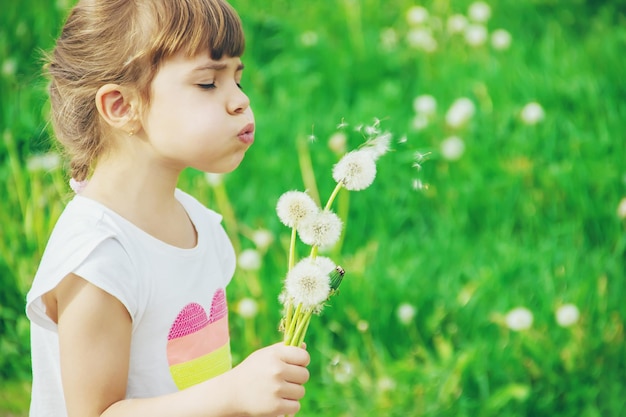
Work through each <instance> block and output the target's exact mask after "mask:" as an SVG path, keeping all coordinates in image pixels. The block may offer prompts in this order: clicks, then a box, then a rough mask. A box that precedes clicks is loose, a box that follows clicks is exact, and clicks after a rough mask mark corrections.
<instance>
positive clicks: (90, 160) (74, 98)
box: [46, 0, 245, 181]
mask: <svg viewBox="0 0 626 417" xmlns="http://www.w3.org/2000/svg"><path fill="white" fill-rule="evenodd" d="M244 47H245V41H244V35H243V29H242V26H241V21H240V19H239V16H238V15H237V13H236V12H235V10H234V9H233V8H232V7H231V6H230V5H229V4H228V3H226V2H225V1H223V0H82V1H79V3H78V4H77V5H76V6H75V7H74V8H73V9H72V10H71V12H70V14H69V16H68V18H67V21H66V23H65V25H64V27H63V30H62V33H61V35H60V37H59V39H58V40H57V43H56V46H55V48H54V49H53V51H52V52H51V53H50V54H49V56H48V57H47V64H46V70H47V73H48V75H49V77H50V79H51V82H50V87H49V94H50V104H51V113H52V124H53V127H54V131H55V135H56V137H57V139H58V140H59V142H60V143H61V144H62V145H63V147H64V148H65V151H66V152H67V153H68V155H69V158H70V169H71V176H72V178H74V179H76V180H78V181H81V180H84V179H86V177H87V176H88V175H89V171H90V169H91V167H92V165H93V164H94V163H95V161H96V160H97V158H98V156H99V155H101V154H102V152H103V151H104V150H105V149H106V140H104V137H105V130H104V125H103V123H102V120H101V118H100V116H99V113H98V110H97V108H96V103H95V96H96V92H97V91H98V89H99V88H100V87H101V86H103V85H104V84H107V83H114V84H120V85H127V86H132V87H134V88H135V89H136V90H137V92H138V94H139V96H140V98H141V105H142V106H148V105H149V102H150V84H151V82H152V79H153V78H154V76H155V74H156V72H157V70H158V69H159V66H160V64H161V62H162V61H163V60H164V59H166V58H168V57H170V56H172V55H174V54H177V53H179V52H183V53H185V54H186V55H187V56H190V57H192V56H195V55H197V54H198V53H201V52H209V53H210V55H211V58H212V59H214V60H219V59H220V58H221V57H222V56H224V55H226V56H231V57H237V56H241V55H242V54H243V50H244Z"/></svg>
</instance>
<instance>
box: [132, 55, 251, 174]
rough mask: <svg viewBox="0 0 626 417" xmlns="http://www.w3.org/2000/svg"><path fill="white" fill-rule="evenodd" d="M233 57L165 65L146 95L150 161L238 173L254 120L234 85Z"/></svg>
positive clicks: (178, 59) (178, 58)
mask: <svg viewBox="0 0 626 417" xmlns="http://www.w3.org/2000/svg"><path fill="white" fill-rule="evenodd" d="M242 69H243V65H242V64H241V60H240V58H238V57H226V56H225V57H222V59H220V60H219V61H213V60H212V59H211V58H210V56H209V54H208V53H207V54H206V55H199V56H196V57H194V58H188V57H185V56H184V55H182V54H178V55H174V56H173V57H172V58H169V59H167V60H165V61H164V62H163V63H162V65H161V68H160V69H159V71H158V72H157V74H156V76H155V78H154V80H153V82H152V86H151V88H152V90H151V104H150V107H149V109H148V112H147V114H146V116H145V118H144V124H143V127H144V132H145V133H146V135H147V140H148V142H149V144H150V145H151V149H152V150H153V151H154V154H155V155H154V156H155V157H156V158H157V159H159V160H161V161H162V162H164V163H165V164H167V165H168V166H171V167H173V168H176V169H182V168H185V167H188V166H190V167H193V168H196V169H199V170H202V171H205V172H215V173H224V172H230V171H232V170H233V169H235V168H237V166H238V165H239V163H240V162H241V161H242V159H243V157H244V154H245V152H246V150H247V149H248V148H249V147H250V145H252V142H253V140H254V134H253V131H254V115H253V114H252V109H251V108H250V100H249V99H248V96H246V95H245V94H244V93H243V91H242V90H241V88H240V87H239V83H240V81H241V73H242Z"/></svg>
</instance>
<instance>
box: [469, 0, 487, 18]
mask: <svg viewBox="0 0 626 417" xmlns="http://www.w3.org/2000/svg"><path fill="white" fill-rule="evenodd" d="M467 15H468V16H469V18H470V20H472V21H474V22H478V23H485V22H487V21H488V20H489V18H490V17H491V7H489V5H488V4H487V3H485V2H483V1H477V2H474V3H472V4H470V6H469V9H468V10H467Z"/></svg>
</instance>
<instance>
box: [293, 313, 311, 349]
mask: <svg viewBox="0 0 626 417" xmlns="http://www.w3.org/2000/svg"><path fill="white" fill-rule="evenodd" d="M312 313H313V310H311V309H308V310H307V311H306V312H305V313H304V315H303V316H301V317H300V320H298V327H297V328H296V330H295V332H294V334H293V335H292V337H291V340H290V345H291V346H300V345H301V344H302V342H304V336H305V334H306V330H307V328H308V327H309V323H310V322H311V314H312Z"/></svg>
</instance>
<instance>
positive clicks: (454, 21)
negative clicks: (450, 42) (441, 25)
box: [446, 14, 467, 35]
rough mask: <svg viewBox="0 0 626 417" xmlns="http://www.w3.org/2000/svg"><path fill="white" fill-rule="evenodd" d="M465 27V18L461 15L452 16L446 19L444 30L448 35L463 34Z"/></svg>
mask: <svg viewBox="0 0 626 417" xmlns="http://www.w3.org/2000/svg"><path fill="white" fill-rule="evenodd" d="M466 27H467V18H466V17H465V16H463V15H462V14H453V15H452V16H450V17H449V18H448V21H447V23H446V28H447V29H448V33H450V34H451V35H454V34H455V33H463V32H464V31H465V28H466Z"/></svg>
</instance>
